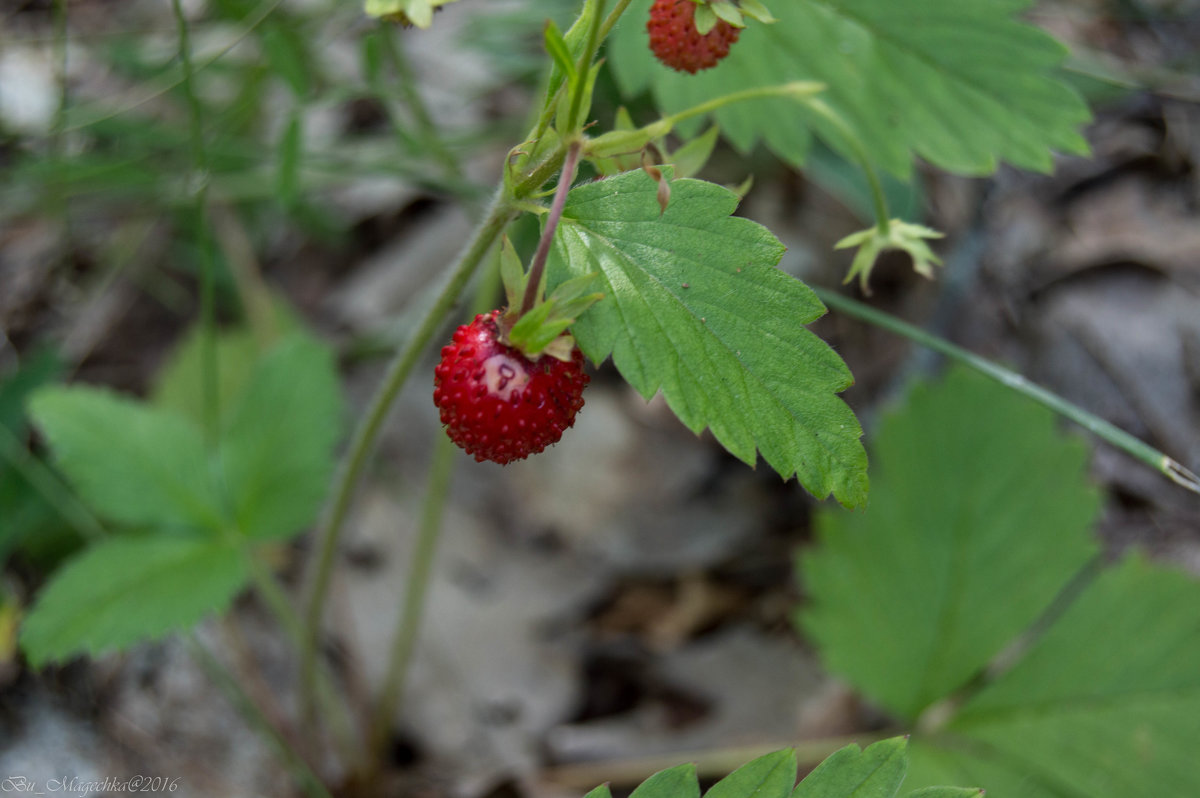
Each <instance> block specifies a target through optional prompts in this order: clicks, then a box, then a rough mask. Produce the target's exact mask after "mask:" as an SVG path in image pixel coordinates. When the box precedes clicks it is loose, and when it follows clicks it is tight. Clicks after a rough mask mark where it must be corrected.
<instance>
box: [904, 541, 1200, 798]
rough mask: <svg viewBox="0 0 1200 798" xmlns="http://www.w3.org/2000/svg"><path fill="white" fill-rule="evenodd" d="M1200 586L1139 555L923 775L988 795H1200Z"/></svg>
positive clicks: (957, 724)
mask: <svg viewBox="0 0 1200 798" xmlns="http://www.w3.org/2000/svg"><path fill="white" fill-rule="evenodd" d="M1197 608H1200V583H1197V582H1196V581H1195V580H1194V579H1192V578H1190V577H1188V576H1185V575H1184V574H1182V573H1176V572H1172V571H1167V570H1165V569H1163V568H1159V567H1155V566H1152V565H1150V564H1148V563H1146V562H1145V561H1143V560H1140V559H1137V558H1130V559H1129V560H1128V561H1126V562H1125V563H1124V564H1123V565H1121V567H1119V568H1114V569H1112V570H1110V571H1108V572H1107V573H1105V574H1103V575H1102V576H1100V577H1099V578H1098V579H1097V581H1096V582H1094V583H1093V584H1091V585H1090V586H1089V587H1088V588H1087V589H1086V590H1085V591H1084V593H1083V594H1082V595H1081V596H1080V597H1079V599H1078V600H1077V601H1075V602H1074V603H1072V604H1071V605H1070V607H1069V608H1068V609H1067V610H1066V612H1065V613H1064V614H1063V615H1062V617H1061V618H1059V620H1058V621H1057V622H1056V623H1055V624H1054V625H1053V626H1052V627H1051V629H1050V630H1049V631H1048V632H1047V633H1046V634H1045V636H1043V637H1042V638H1040V639H1039V640H1038V641H1037V643H1036V644H1035V645H1034V646H1033V647H1032V648H1031V649H1030V650H1029V652H1028V653H1027V654H1026V655H1025V656H1024V657H1022V658H1021V659H1020V661H1019V662H1018V663H1017V664H1016V665H1015V666H1014V667H1013V668H1012V670H1010V671H1008V672H1007V673H1005V674H1003V675H1002V676H1000V677H999V678H998V679H996V680H995V681H994V682H993V683H991V684H989V685H988V686H987V687H985V688H983V689H982V690H980V691H979V692H978V693H977V694H976V695H975V696H974V697H972V698H971V699H970V700H969V701H967V702H966V703H965V704H964V705H963V706H962V708H961V709H960V710H959V712H958V713H957V714H956V715H955V716H954V718H953V719H952V720H951V721H950V722H949V723H948V724H947V725H946V726H945V727H944V728H943V729H942V730H941V731H940V732H939V733H938V734H936V735H934V736H932V737H930V738H928V739H922V738H920V737H917V738H914V743H913V747H912V758H913V763H914V770H915V771H916V780H917V781H918V783H931V782H939V781H946V780H948V779H955V780H959V781H963V780H966V781H972V782H975V783H979V784H983V785H984V786H985V787H986V788H987V790H988V795H989V796H995V798H1024V796H1029V795H1047V796H1054V797H1055V798H1075V796H1081V797H1082V796H1086V797H1087V798H1127V796H1132V795H1159V796H1167V795H1171V796H1191V795H1200V766H1198V765H1197V759H1196V741H1197V740H1200V611H1198V609H1197Z"/></svg>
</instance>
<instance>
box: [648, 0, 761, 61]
mask: <svg viewBox="0 0 1200 798" xmlns="http://www.w3.org/2000/svg"><path fill="white" fill-rule="evenodd" d="M695 16H696V4H695V3H693V2H692V0H654V5H653V6H651V7H650V21H649V22H647V23H646V30H647V31H649V32H650V49H651V50H653V51H654V55H655V57H656V58H658V60H659V61H662V62H663V63H664V64H665V65H667V66H669V67H671V69H674V70H677V71H679V72H690V73H692V74H693V75H694V74H696V73H697V72H699V71H700V70H701V69H708V68H709V67H714V66H716V65H717V62H718V61H720V60H721V59H722V58H724V57H725V56H727V55H729V46H730V45H731V44H733V43H734V42H736V41H737V40H738V35H739V33H740V31H739V30H738V29H737V28H735V27H733V26H732V25H730V24H729V23H728V22H726V21H725V20H723V19H722V20H718V21H717V24H716V26H714V27H713V29H712V30H710V31H709V32H708V33H706V34H704V35H703V36H701V35H700V32H699V31H697V30H696V23H695V21H694V18H695Z"/></svg>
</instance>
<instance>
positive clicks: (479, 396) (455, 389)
mask: <svg viewBox="0 0 1200 798" xmlns="http://www.w3.org/2000/svg"><path fill="white" fill-rule="evenodd" d="M499 317H500V311H499V310H493V311H492V312H491V313H484V314H481V315H479V316H476V317H475V320H474V321H473V322H471V323H470V324H464V325H463V326H461V327H459V328H458V329H457V330H455V331H454V340H453V341H452V342H451V343H450V344H448V345H446V346H444V347H442V361H441V362H440V363H439V364H438V366H437V368H436V369H435V370H434V389H433V403H434V404H435V405H437V406H438V409H439V410H441V416H442V423H443V424H445V425H446V434H447V435H449V436H450V440H452V441H454V442H455V443H456V444H458V445H459V446H460V447H462V448H463V449H465V450H466V452H467V454H473V455H475V459H476V460H477V461H479V462H483V461H484V460H491V461H493V462H496V463H500V464H501V465H503V464H505V463H510V462H512V461H513V460H523V459H525V458H526V457H528V456H529V455H531V454H536V453H537V452H540V451H542V450H543V449H545V448H546V447H547V446H549V445H550V444H552V443H556V442H557V441H558V439H559V438H561V437H562V434H563V431H564V430H566V429H567V428H568V427H570V426H571V425H572V424H574V423H575V414H576V413H578V412H579V409H580V408H581V407H583V389H584V387H585V386H586V385H587V384H588V375H587V374H585V373H584V372H583V354H582V353H581V352H580V351H579V350H578V349H575V350H574V351H573V352H572V353H571V360H570V361H562V360H559V359H558V358H555V357H550V356H548V355H547V356H543V357H540V358H538V359H537V360H530V359H529V358H527V357H525V355H524V354H522V353H521V352H520V351H518V350H517V349H514V348H513V347H511V346H508V345H506V344H504V343H502V342H501V341H500V340H499V335H500V325H499V323H498V321H497V320H498V319H499Z"/></svg>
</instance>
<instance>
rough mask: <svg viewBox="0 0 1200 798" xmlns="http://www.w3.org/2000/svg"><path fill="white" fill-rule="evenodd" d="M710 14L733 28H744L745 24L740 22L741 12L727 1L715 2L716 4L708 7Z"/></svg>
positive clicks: (719, 0) (718, 0)
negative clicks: (710, 10)
mask: <svg viewBox="0 0 1200 798" xmlns="http://www.w3.org/2000/svg"><path fill="white" fill-rule="evenodd" d="M709 8H711V9H712V12H713V13H714V14H716V15H717V16H718V17H720V18H721V19H723V20H725V21H726V22H728V23H729V24H730V25H732V26H733V27H735V28H744V27H746V23H745V22H743V21H742V12H741V11H740V10H738V7H737V6H736V5H734V4H733V3H731V2H730V1H729V0H717V2H715V3H712V4H710V5H709Z"/></svg>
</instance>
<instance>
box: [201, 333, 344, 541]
mask: <svg viewBox="0 0 1200 798" xmlns="http://www.w3.org/2000/svg"><path fill="white" fill-rule="evenodd" d="M341 411H342V402H341V394H340V389H339V382H338V374H337V369H336V367H335V365H334V362H333V354H332V353H331V352H330V351H329V348H328V347H326V346H324V345H322V344H321V343H319V342H317V341H315V340H313V339H311V338H309V337H307V336H304V335H300V334H297V335H292V336H290V337H288V338H286V339H284V340H283V341H281V342H280V343H279V344H277V345H276V347H275V348H274V349H272V350H271V351H270V352H268V353H267V354H266V355H265V356H264V357H263V358H262V359H261V360H260V361H259V363H258V365H257V366H256V368H255V371H254V375H253V376H252V377H251V379H250V381H249V382H248V383H247V384H246V387H245V390H244V391H243V393H242V396H241V398H240V401H239V402H238V403H237V404H236V405H235V406H234V407H233V408H231V410H230V414H229V423H228V425H227V427H226V428H225V430H224V431H223V434H222V437H221V443H220V460H221V464H222V467H223V476H224V483H225V486H226V492H227V494H228V496H229V503H230V506H231V509H232V512H233V516H234V519H235V521H236V524H237V528H238V529H239V530H240V531H241V532H242V533H243V534H246V535H248V536H250V537H252V538H257V539H263V538H280V537H286V536H288V535H292V534H294V533H296V532H299V531H300V530H301V529H302V528H303V527H304V526H305V525H307V524H309V523H311V522H312V521H313V519H314V518H315V517H316V514H317V511H318V510H319V509H320V507H321V503H322V501H323V499H324V496H325V490H326V488H327V486H328V482H329V478H330V476H331V475H332V473H333V467H334V462H333V447H334V445H335V444H336V443H337V441H338V438H339V436H340V434H341V428H342V413H341Z"/></svg>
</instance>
